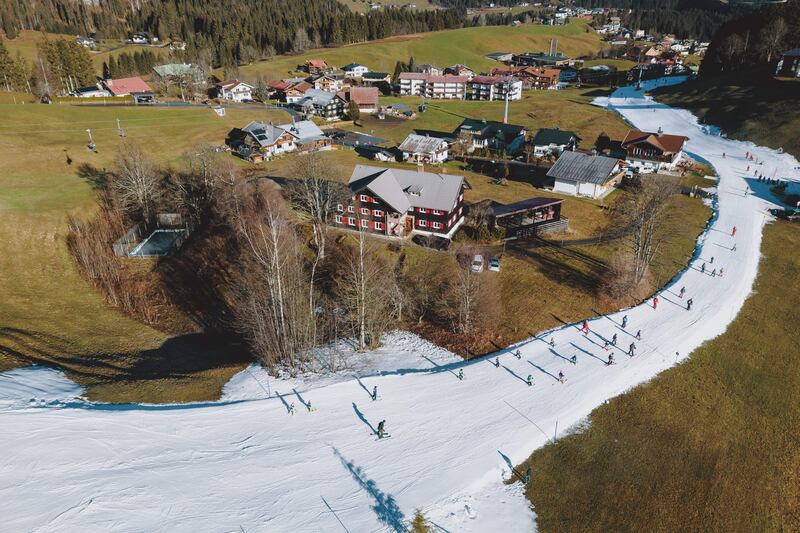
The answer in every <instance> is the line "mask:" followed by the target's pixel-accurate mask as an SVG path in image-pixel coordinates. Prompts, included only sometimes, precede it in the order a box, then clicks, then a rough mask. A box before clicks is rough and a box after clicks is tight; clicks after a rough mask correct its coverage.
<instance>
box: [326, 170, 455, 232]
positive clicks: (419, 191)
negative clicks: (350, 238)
mask: <svg viewBox="0 0 800 533" xmlns="http://www.w3.org/2000/svg"><path fill="white" fill-rule="evenodd" d="M348 186H349V188H350V191H351V192H352V194H353V196H352V200H351V202H350V203H349V204H347V205H345V204H339V205H337V207H336V214H335V215H334V223H335V225H336V226H338V227H340V228H349V229H354V230H358V229H361V230H363V231H367V232H369V233H374V234H379V235H387V236H392V237H409V236H411V235H412V234H415V233H416V234H423V235H435V236H438V237H443V238H446V239H450V238H452V236H453V235H454V234H455V232H456V231H457V230H458V228H459V227H460V226H461V224H462V223H463V222H464V216H463V211H464V189H465V187H466V186H467V183H466V181H465V180H464V177H463V176H457V175H452V174H439V173H434V172H423V171H421V170H402V169H397V168H384V167H375V166H369V165H356V167H355V169H353V174H352V175H351V176H350V181H349V183H348Z"/></svg>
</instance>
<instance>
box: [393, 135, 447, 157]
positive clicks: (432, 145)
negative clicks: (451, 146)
mask: <svg viewBox="0 0 800 533" xmlns="http://www.w3.org/2000/svg"><path fill="white" fill-rule="evenodd" d="M443 142H446V141H445V139H442V138H440V137H429V136H427V135H417V134H415V133H412V134H410V135H409V136H408V137H406V138H405V140H404V141H403V142H402V143H401V144H400V146H398V149H399V150H400V151H402V152H411V153H415V154H427V153H432V152H435V151H436V150H438V149H439V147H440V146H441V145H442V143H443Z"/></svg>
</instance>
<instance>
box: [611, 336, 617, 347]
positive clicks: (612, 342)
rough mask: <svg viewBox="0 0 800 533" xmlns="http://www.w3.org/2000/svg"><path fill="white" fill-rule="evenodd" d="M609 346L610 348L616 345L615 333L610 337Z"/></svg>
mask: <svg viewBox="0 0 800 533" xmlns="http://www.w3.org/2000/svg"><path fill="white" fill-rule="evenodd" d="M611 345H612V346H616V345H617V334H616V333H614V336H613V337H611Z"/></svg>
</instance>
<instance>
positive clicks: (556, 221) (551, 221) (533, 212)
mask: <svg viewBox="0 0 800 533" xmlns="http://www.w3.org/2000/svg"><path fill="white" fill-rule="evenodd" d="M563 203H564V200H561V199H558V198H528V199H526V200H520V201H519V202H514V203H512V204H508V205H493V206H492V207H490V208H489V229H491V230H492V231H498V230H500V229H502V230H503V238H504V239H505V240H512V239H526V238H530V237H535V236H536V235H541V234H543V233H551V232H555V231H563V230H565V229H567V227H568V226H569V220H568V219H567V217H562V216H561V207H562V204H563Z"/></svg>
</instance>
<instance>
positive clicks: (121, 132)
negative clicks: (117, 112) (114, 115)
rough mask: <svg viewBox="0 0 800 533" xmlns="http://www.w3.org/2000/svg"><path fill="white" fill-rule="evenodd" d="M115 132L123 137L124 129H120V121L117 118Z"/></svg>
mask: <svg viewBox="0 0 800 533" xmlns="http://www.w3.org/2000/svg"><path fill="white" fill-rule="evenodd" d="M117 133H119V136H120V137H125V130H123V129H122V123H121V122H120V121H119V119H117Z"/></svg>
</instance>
